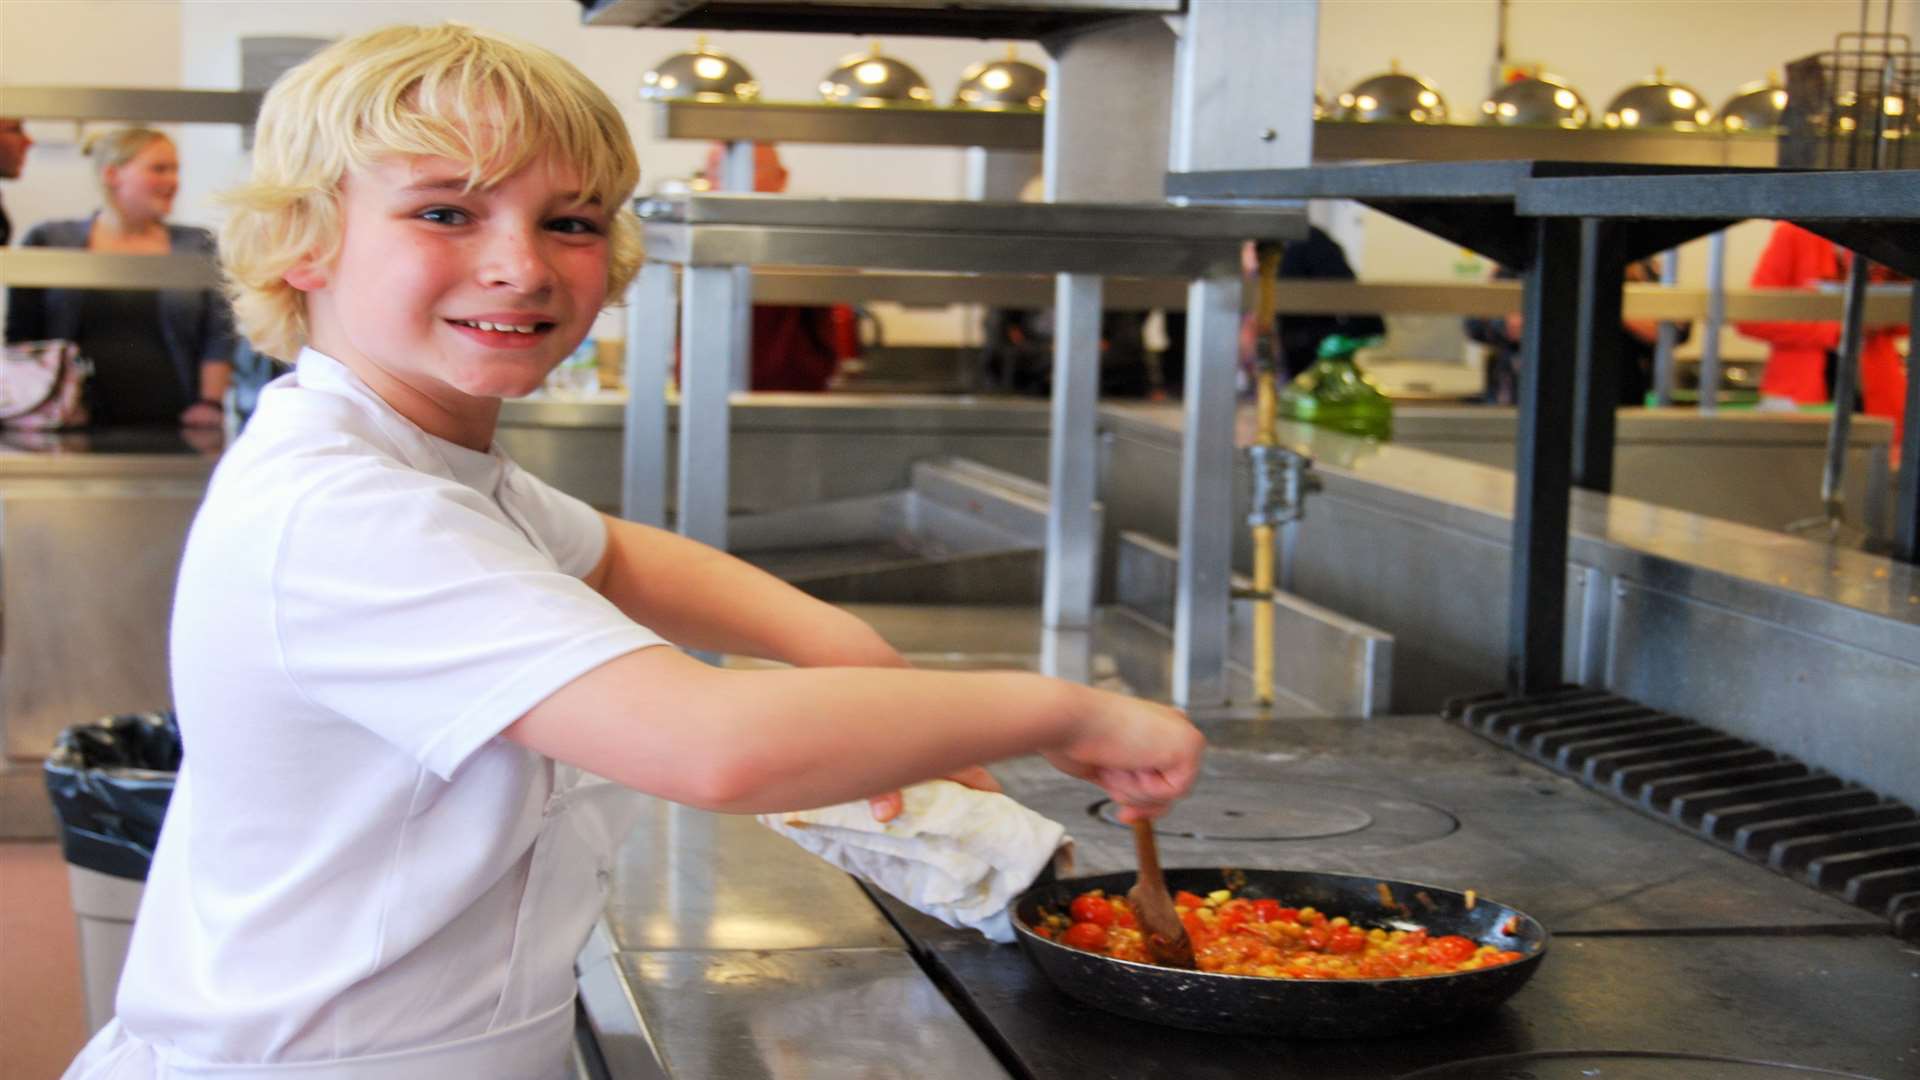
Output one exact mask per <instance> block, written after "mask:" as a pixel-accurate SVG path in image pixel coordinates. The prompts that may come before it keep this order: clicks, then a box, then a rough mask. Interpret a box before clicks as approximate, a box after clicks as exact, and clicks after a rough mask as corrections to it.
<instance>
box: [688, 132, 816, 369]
mask: <svg viewBox="0 0 1920 1080" xmlns="http://www.w3.org/2000/svg"><path fill="white" fill-rule="evenodd" d="M726 168H727V147H726V144H725V143H714V144H713V146H711V147H710V148H708V150H707V167H706V172H705V175H706V178H707V182H708V184H710V185H711V186H712V190H714V191H725V190H726ZM753 190H754V191H756V192H760V193H762V194H768V195H777V194H779V193H781V192H783V191H785V190H787V167H786V165H784V164H782V163H781V161H780V152H779V151H778V150H775V149H774V147H773V144H772V143H755V144H754V146H753ZM852 317H853V314H852V309H850V308H844V307H840V306H837V305H836V306H828V307H822V306H808V305H800V304H755V305H753V376H752V384H751V385H752V388H753V389H755V390H789V391H809V392H811V391H820V390H825V389H827V387H828V385H829V384H830V383H832V382H833V377H834V375H835V374H837V373H838V372H839V370H840V360H841V355H842V353H843V352H845V351H846V350H845V349H844V348H843V345H842V341H841V333H840V331H839V328H840V327H841V326H848V325H851V323H852Z"/></svg>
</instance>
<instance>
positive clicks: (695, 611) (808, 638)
mask: <svg viewBox="0 0 1920 1080" xmlns="http://www.w3.org/2000/svg"><path fill="white" fill-rule="evenodd" d="M607 549H608V551H607V558H606V561H605V565H606V576H605V580H604V581H601V582H599V583H597V586H596V587H598V588H599V589H600V591H601V593H602V594H603V595H605V596H606V597H607V598H608V599H609V600H612V601H613V602H614V603H615V604H616V605H618V606H619V607H620V609H621V610H622V611H624V612H626V613H627V614H628V615H630V616H632V618H633V619H634V620H635V621H636V622H639V623H642V624H644V625H646V626H647V627H649V628H651V629H652V630H654V631H655V632H656V633H659V634H660V635H662V636H663V637H666V638H667V639H669V640H671V641H673V642H674V643H676V644H678V645H681V646H683V647H685V648H689V649H699V650H705V651H711V652H724V653H733V654H736V655H743V656H757V657H761V658H763V659H768V660H779V661H783V662H785V663H789V664H795V665H798V666H803V667H808V666H825V665H837V666H849V665H851V666H863V667H894V666H898V665H900V664H901V660H900V657H899V654H898V653H896V652H894V650H893V649H892V648H891V647H889V646H888V645H887V643H886V642H885V641H884V640H883V639H882V638H881V637H880V636H879V635H878V634H877V633H875V632H874V631H873V630H872V628H870V627H868V626H867V625H866V624H865V623H863V622H861V621H860V620H859V619H856V618H854V617H853V616H851V615H849V614H847V613H846V612H844V611H841V610H840V609H838V608H836V607H834V606H832V605H831V604H827V603H824V602H822V601H820V600H817V599H815V598H813V597H811V596H808V595H807V594H806V593H803V592H801V591H800V590H799V589H796V588H794V587H793V586H791V585H789V584H787V583H786V582H784V581H781V580H780V579H779V578H776V577H774V576H773V575H772V574H769V573H767V572H765V571H763V570H761V569H759V568H758V567H755V566H753V565H751V564H749V563H747V562H745V561H743V560H741V559H738V558H735V557H734V556H732V555H728V554H727V553H726V552H724V551H717V550H715V549H713V548H711V547H708V546H707V545H705V544H701V543H698V542H696V541H693V540H689V539H687V538H686V537H683V536H677V535H675V534H673V533H669V532H665V531H663V530H660V529H652V528H648V527H646V526H644V525H636V524H634V523H632V522H629V521H621V520H619V519H617V518H608V519H607Z"/></svg>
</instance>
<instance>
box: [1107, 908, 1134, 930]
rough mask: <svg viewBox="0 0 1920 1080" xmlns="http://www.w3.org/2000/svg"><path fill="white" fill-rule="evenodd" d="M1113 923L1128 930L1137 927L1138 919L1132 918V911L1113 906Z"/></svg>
mask: <svg viewBox="0 0 1920 1080" xmlns="http://www.w3.org/2000/svg"><path fill="white" fill-rule="evenodd" d="M1113 925H1115V926H1119V927H1124V928H1125V929H1128V930H1133V929H1136V928H1137V927H1139V925H1140V920H1139V919H1136V918H1134V917H1133V912H1131V911H1128V910H1126V909H1124V908H1114V909H1113Z"/></svg>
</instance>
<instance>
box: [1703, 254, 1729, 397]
mask: <svg viewBox="0 0 1920 1080" xmlns="http://www.w3.org/2000/svg"><path fill="white" fill-rule="evenodd" d="M1726 324H1727V231H1726V230H1725V229H1722V230H1720V231H1719V232H1717V233H1714V234H1713V235H1712V236H1710V237H1708V238H1707V319H1706V322H1704V323H1702V324H1701V327H1700V330H1701V333H1702V334H1703V335H1704V336H1703V337H1701V339H1700V411H1701V412H1702V413H1704V414H1706V415H1708V416H1711V415H1713V414H1714V413H1716V412H1719V411H1720V328H1721V327H1723V326H1725V325H1726Z"/></svg>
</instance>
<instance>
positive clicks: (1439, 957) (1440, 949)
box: [1427, 934, 1479, 964]
mask: <svg viewBox="0 0 1920 1080" xmlns="http://www.w3.org/2000/svg"><path fill="white" fill-rule="evenodd" d="M1477 948H1479V946H1477V945H1475V944H1474V943H1473V942H1471V941H1469V940H1467V939H1466V938H1463V937H1461V936H1459V935H1458V934H1448V935H1447V936H1446V937H1441V938H1434V939H1433V940H1432V941H1430V942H1428V943H1427V958H1428V959H1430V960H1432V961H1433V962H1434V963H1436V964H1458V963H1461V962H1463V961H1465V960H1468V959H1470V958H1471V957H1472V956H1473V953H1474V950H1475V949H1477Z"/></svg>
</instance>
